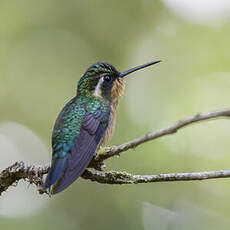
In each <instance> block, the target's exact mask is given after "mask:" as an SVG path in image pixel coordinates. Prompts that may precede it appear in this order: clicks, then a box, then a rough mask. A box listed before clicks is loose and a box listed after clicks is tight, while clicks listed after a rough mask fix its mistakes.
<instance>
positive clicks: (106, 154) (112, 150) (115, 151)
mask: <svg viewBox="0 0 230 230" xmlns="http://www.w3.org/2000/svg"><path fill="white" fill-rule="evenodd" d="M229 116H230V109H227V110H222V111H219V112H212V113H203V114H197V115H195V116H193V117H190V118H187V119H184V120H181V121H179V122H177V123H176V124H174V125H171V126H169V127H167V128H165V129H161V130H158V131H156V132H153V133H148V134H146V135H145V136H143V137H139V138H136V139H134V140H131V141H129V142H127V143H124V144H121V145H119V146H113V147H108V148H105V149H104V151H102V153H99V154H98V156H97V157H96V160H97V161H104V160H106V159H108V158H110V157H113V156H117V155H120V153H122V152H126V151H127V150H129V149H133V148H135V147H137V146H139V145H141V144H143V143H145V142H148V141H151V140H154V139H157V138H159V137H162V136H166V135H169V134H173V133H176V132H177V131H178V130H179V129H181V128H183V127H185V126H188V125H191V124H193V123H196V122H200V121H205V120H209V119H213V118H218V117H229Z"/></svg>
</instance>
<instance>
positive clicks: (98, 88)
mask: <svg viewBox="0 0 230 230" xmlns="http://www.w3.org/2000/svg"><path fill="white" fill-rule="evenodd" d="M103 82H104V78H103V77H101V78H100V80H99V81H98V83H97V85H96V87H95V90H94V92H93V96H95V97H102V95H101V85H102V83H103Z"/></svg>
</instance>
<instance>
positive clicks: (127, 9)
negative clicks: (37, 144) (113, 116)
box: [0, 0, 230, 230]
mask: <svg viewBox="0 0 230 230" xmlns="http://www.w3.org/2000/svg"><path fill="white" fill-rule="evenodd" d="M194 17H196V15H194ZM229 38H230V23H229V21H224V22H223V23H221V24H220V25H218V26H212V25H201V24H200V25H199V24H193V23H192V22H188V21H184V20H183V19H182V18H180V17H179V16H178V15H176V14H173V13H172V12H171V11H170V10H169V9H168V8H166V7H165V5H164V4H163V2H161V1H149V0H132V1H131V0H128V1H121V0H117V1H106V0H98V1H90V0H85V1H83V0H78V1H77V0H69V1H60V0H56V1H52V0H51V1H44V0H40V1H34V0H20V1H7V0H0V106H1V112H0V121H1V122H4V121H13V122H17V123H19V124H21V125H23V126H25V127H27V128H28V129H30V130H32V131H33V132H34V133H36V134H37V135H38V136H39V137H40V138H41V139H42V141H43V142H44V143H45V144H46V145H47V146H48V148H49V150H51V148H50V137H51V132H52V127H53V124H54V121H55V119H56V116H57V114H58V113H59V111H60V110H61V108H62V107H63V106H64V104H65V103H66V102H67V101H68V100H69V99H70V98H71V97H73V96H74V95H75V92H76V86H77V82H78V80H79V78H80V77H81V76H82V74H83V73H84V71H85V70H86V68H88V66H89V65H90V64H92V63H94V62H97V61H106V62H109V63H112V64H114V65H115V66H116V67H117V69H118V70H121V71H122V70H125V69H127V68H130V67H133V66H135V65H139V64H143V63H145V62H148V61H151V60H156V59H162V60H163V62H162V63H161V64H158V65H156V66H154V67H152V68H148V69H146V70H145V71H141V72H138V73H135V74H133V75H132V76H131V75H130V78H129V79H127V89H126V92H125V95H124V97H123V99H122V102H121V105H120V108H119V111H118V122H117V127H116V133H115V135H114V137H113V139H112V141H111V143H110V144H111V145H114V144H120V143H123V142H125V141H128V140H130V139H132V138H135V137H138V136H141V135H144V134H145V133H147V132H150V131H154V130H156V129H158V128H163V127H165V126H167V125H170V124H172V123H173V122H176V121H178V120H179V119H183V118H185V117H188V116H191V115H194V114H195V113H198V112H208V111H213V110H218V109H222V108H226V107H229V96H228V95H229V87H230V69H229V60H230V52H229V48H228V47H229ZM229 136H230V131H229V120H218V121H215V120H214V121H209V122H206V123H202V124H197V125H194V126H192V127H189V128H186V129H184V130H182V131H180V132H179V133H177V134H175V135H172V136H169V137H164V138H162V139H159V140H156V141H154V142H149V143H147V144H145V145H142V146H141V147H138V148H137V149H136V150H135V151H129V152H127V153H125V154H123V155H122V157H120V158H119V159H116V158H115V159H112V160H109V161H108V162H107V166H108V169H114V170H115V169H118V170H126V171H129V172H132V173H164V172H165V173H166V172H186V171H198V170H199V171H200V170H204V171H205V170H215V169H229V163H228V162H229V161H230V154H229ZM23 143H24V142H23ZM28 145H30V149H31V147H33V146H32V145H31V142H29V143H28ZM36 152H37V151H36ZM49 152H50V151H49ZM6 154H7V152H3V151H2V150H1V158H2V159H4V156H5V155H6ZM30 154H33V152H30ZM7 157H9V155H8V156H7ZM12 160H13V159H11V161H12ZM31 189H32V188H29V189H27V190H25V193H24V194H23V193H14V194H15V196H18V197H17V198H18V199H19V200H20V199H21V196H27V195H26V194H27V193H29V192H30V191H29V190H31ZM229 189H230V184H229V180H228V179H226V180H215V181H205V182H202V183H199V182H182V183H155V184H146V185H144V184H142V185H128V186H126V185H123V186H115V185H114V186H112V185H100V184H96V183H92V182H89V181H84V180H82V179H79V180H78V181H77V182H76V183H74V185H72V186H71V187H70V188H69V189H67V190H66V191H65V192H63V193H61V194H60V195H57V196H54V197H52V198H51V199H48V201H47V199H46V198H45V197H44V196H39V195H38V194H37V193H36V192H34V196H39V199H40V200H41V201H43V199H46V205H43V207H42V208H40V209H38V210H37V211H33V212H31V214H30V215H25V216H23V217H15V216H8V217H3V216H2V217H0V229H6V230H8V229H9V230H11V229H16V228H17V229H18V230H20V229H24V230H26V229H33V230H36V229H39V230H40V229H56V230H58V229H64V228H65V229H68V230H69V229H95V230H96V229H111V230H112V229H114V230H115V229H116V230H117V229H133V230H134V229H138V230H140V229H162V230H163V229H166V227H167V229H177V230H179V229H189V228H187V227H186V225H189V226H191V224H192V223H194V222H196V229H202V230H205V229H214V228H211V227H210V219H212V222H211V223H213V225H212V226H216V225H217V224H219V229H226V227H225V226H228V223H229V222H226V221H224V223H223V221H222V220H223V219H224V220H226V218H227V217H228V214H229V212H230V205H229V204H230V196H229ZM14 190H15V191H17V188H14ZM30 197H31V196H30ZM1 199H4V196H3V197H1V198H0V200H1ZM30 199H31V198H30ZM30 199H29V198H28V200H27V202H26V204H25V205H24V206H22V207H21V208H22V209H27V208H29V206H30ZM182 201H185V202H182ZM145 202H149V203H151V204H153V205H155V206H156V207H161V208H163V209H165V210H167V211H165V213H164V215H168V216H169V217H168V218H171V214H172V212H177V211H178V210H179V211H178V212H179V214H178V215H179V216H180V218H176V219H175V220H174V221H173V222H170V221H169V222H167V224H168V225H167V224H166V223H165V222H164V224H162V228H160V227H159V226H161V224H160V225H159V223H161V222H159V223H158V222H157V219H158V218H156V216H157V215H156V213H155V212H156V210H157V213H158V215H159V220H161V221H162V219H161V217H160V216H161V214H159V213H161V211H162V210H163V209H162V210H161V209H160V210H158V209H154V210H152V211H151V208H148V207H147V211H146V205H145ZM186 204H191V205H192V207H193V208H191V205H186ZM5 205H7V203H5ZM178 207H180V208H179V209H178ZM200 207H201V209H200ZM143 209H144V211H143ZM198 209H199V210H209V211H208V212H210V213H212V215H206V211H205V212H203V211H201V212H198V211H197V210H198ZM184 210H185V211H184ZM151 212H152V213H151ZM181 212H182V213H184V216H182V217H181V215H180V213H181ZM146 213H147V214H146ZM162 215H163V214H162ZM213 215H214V216H215V218H213ZM152 216H153V217H155V218H153V220H156V222H154V221H152V222H151V218H152ZM142 217H143V218H142ZM190 217H191V218H190ZM163 220H164V219H163ZM181 220H183V224H180V223H181V222H180V221H181ZM200 220H202V221H200ZM175 221H176V222H175ZM186 221H187V222H186ZM214 222H215V223H214ZM221 223H223V228H221ZM151 225H152V228H150V227H149V226H151ZM164 226H166V227H165V228H164ZM173 226H174V227H173ZM175 226H176V228H175ZM154 227H155V228H154Z"/></svg>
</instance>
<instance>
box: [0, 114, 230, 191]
mask: <svg viewBox="0 0 230 230" xmlns="http://www.w3.org/2000/svg"><path fill="white" fill-rule="evenodd" d="M229 116H230V110H223V111H219V112H213V113H204V114H197V115H196V116H194V117H191V118H188V119H185V120H182V121H179V122H177V123H176V124H174V125H172V126H169V127H168V128H166V129H161V130H158V131H156V132H154V133H149V134H146V135H145V136H143V137H140V138H137V139H134V140H131V141H129V142H127V143H125V144H122V145H119V146H114V147H111V148H106V149H105V150H103V151H102V153H99V154H98V156H97V157H96V159H94V160H93V161H92V163H91V164H90V167H92V168H94V169H97V170H103V166H104V165H103V161H104V160H106V159H108V158H110V157H113V156H116V155H119V154H120V153H121V152H125V151H127V150H128V149H131V148H134V147H137V146H138V145H141V144H143V143H145V142H147V141H151V140H154V139H157V138H159V137H162V136H166V135H168V134H173V133H175V132H177V131H178V130H179V129H181V128H183V127H185V126H187V125H190V124H193V123H195V122H200V121H204V120H208V119H213V118H217V117H229ZM49 169H50V165H49V164H48V165H45V166H27V165H25V163H23V162H16V163H14V164H13V165H11V166H10V167H8V168H6V169H5V170H3V171H2V172H0V195H1V194H2V193H3V192H4V191H6V190H7V189H8V188H9V187H10V186H12V185H14V184H15V183H17V182H18V181H19V180H21V179H24V180H27V181H28V182H29V183H31V184H35V185H36V186H37V187H38V190H39V192H40V193H46V191H44V190H43V188H42V186H43V175H45V174H47V173H48V171H49ZM225 177H230V170H220V171H210V172H193V173H168V174H157V175H133V174H130V173H126V172H117V171H108V172H101V171H94V170H92V169H86V170H85V172H84V173H83V175H82V178H84V179H89V180H91V181H96V182H98V183H104V184H138V183H152V182H167V181H190V180H206V179H215V178H225Z"/></svg>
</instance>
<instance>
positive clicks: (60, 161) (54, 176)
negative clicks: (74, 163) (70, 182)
mask: <svg viewBox="0 0 230 230" xmlns="http://www.w3.org/2000/svg"><path fill="white" fill-rule="evenodd" d="M65 167H66V156H65V157H62V158H54V159H53V162H52V166H51V169H50V171H49V174H48V176H47V177H46V181H45V185H44V188H45V189H50V187H51V186H52V185H53V184H55V183H56V182H57V181H58V180H59V179H60V177H61V176H62V174H63V172H64V170H65Z"/></svg>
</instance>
